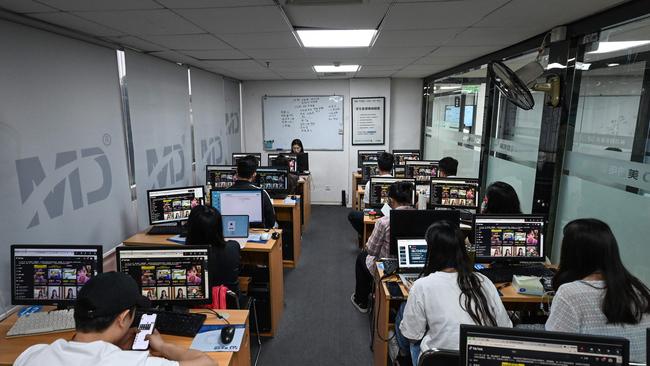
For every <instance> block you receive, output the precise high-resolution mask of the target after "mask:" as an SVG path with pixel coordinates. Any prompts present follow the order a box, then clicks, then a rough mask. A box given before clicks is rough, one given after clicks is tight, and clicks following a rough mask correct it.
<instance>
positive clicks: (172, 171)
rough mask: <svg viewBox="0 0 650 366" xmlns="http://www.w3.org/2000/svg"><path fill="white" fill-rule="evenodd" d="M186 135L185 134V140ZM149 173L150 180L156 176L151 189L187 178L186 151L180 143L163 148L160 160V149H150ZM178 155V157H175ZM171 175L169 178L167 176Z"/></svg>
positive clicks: (148, 152) (148, 157)
mask: <svg viewBox="0 0 650 366" xmlns="http://www.w3.org/2000/svg"><path fill="white" fill-rule="evenodd" d="M184 139H185V136H183V140H184ZM146 154H147V175H148V177H149V180H151V178H152V177H154V176H155V181H154V183H153V184H152V185H151V189H155V188H164V187H168V186H169V185H170V184H175V183H176V182H180V181H182V180H184V179H185V152H184V150H183V146H182V145H180V144H175V145H168V146H164V147H163V148H162V157H161V160H160V161H159V159H158V156H159V155H158V151H157V150H156V149H155V148H153V149H148V150H147V151H146ZM174 157H177V159H174ZM167 177H169V179H168V178H167Z"/></svg>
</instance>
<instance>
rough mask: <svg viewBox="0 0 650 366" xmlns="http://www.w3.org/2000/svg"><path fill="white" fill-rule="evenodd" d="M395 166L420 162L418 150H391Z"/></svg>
mask: <svg viewBox="0 0 650 366" xmlns="http://www.w3.org/2000/svg"><path fill="white" fill-rule="evenodd" d="M393 156H394V157H395V165H405V163H406V162H407V161H410V160H420V150H393Z"/></svg>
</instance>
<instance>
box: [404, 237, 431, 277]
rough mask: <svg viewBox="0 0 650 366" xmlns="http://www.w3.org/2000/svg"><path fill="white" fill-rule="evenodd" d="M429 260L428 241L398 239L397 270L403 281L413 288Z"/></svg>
mask: <svg viewBox="0 0 650 366" xmlns="http://www.w3.org/2000/svg"><path fill="white" fill-rule="evenodd" d="M426 262H427V242H426V240H424V239H421V238H420V239H397V268H398V269H397V271H398V273H399V278H400V280H401V281H402V283H403V284H404V285H405V286H406V287H407V288H411V286H412V285H413V282H415V280H417V279H418V278H419V277H420V273H421V272H422V270H423V269H424V265H425V264H426Z"/></svg>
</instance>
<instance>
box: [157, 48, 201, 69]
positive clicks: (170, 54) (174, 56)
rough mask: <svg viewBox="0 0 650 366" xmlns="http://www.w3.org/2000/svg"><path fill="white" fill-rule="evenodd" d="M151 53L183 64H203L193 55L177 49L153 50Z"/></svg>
mask: <svg viewBox="0 0 650 366" xmlns="http://www.w3.org/2000/svg"><path fill="white" fill-rule="evenodd" d="M149 54H150V55H153V56H156V57H160V58H164V59H165V60H168V61H172V62H180V63H183V64H188V65H194V66H201V63H200V62H199V61H197V60H195V59H193V58H191V57H187V56H185V55H182V54H180V53H178V52H175V51H160V52H151V53H149Z"/></svg>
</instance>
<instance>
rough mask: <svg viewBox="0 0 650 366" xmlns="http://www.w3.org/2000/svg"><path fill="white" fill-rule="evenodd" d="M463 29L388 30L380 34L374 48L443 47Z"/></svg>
mask: <svg viewBox="0 0 650 366" xmlns="http://www.w3.org/2000/svg"><path fill="white" fill-rule="evenodd" d="M462 31H463V28H449V29H426V30H386V31H381V32H380V33H379V37H378V38H377V41H376V42H375V45H374V47H424V46H442V45H444V44H446V43H447V42H449V41H450V40H451V39H452V38H453V37H454V36H455V35H456V34H458V33H460V32H462Z"/></svg>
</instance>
